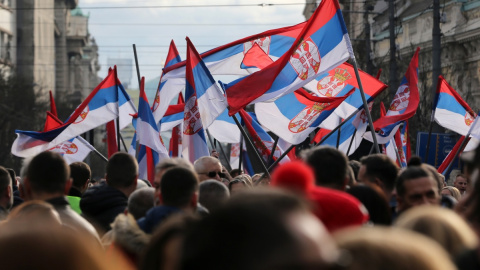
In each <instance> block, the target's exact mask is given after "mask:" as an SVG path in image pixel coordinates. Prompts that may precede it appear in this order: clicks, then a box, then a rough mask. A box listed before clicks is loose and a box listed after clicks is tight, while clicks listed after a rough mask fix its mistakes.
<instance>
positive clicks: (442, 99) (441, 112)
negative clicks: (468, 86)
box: [435, 76, 477, 136]
mask: <svg viewBox="0 0 480 270" xmlns="http://www.w3.org/2000/svg"><path fill="white" fill-rule="evenodd" d="M437 85H438V86H437V96H436V102H435V121H436V122H437V123H438V124H439V125H440V126H442V127H444V128H447V129H449V130H452V131H455V132H456V133H458V134H460V135H463V136H465V135H466V134H467V133H468V131H469V130H470V127H471V125H472V123H473V121H474V120H475V117H477V114H476V113H475V112H474V111H473V110H472V109H471V108H470V106H468V104H467V103H466V102H465V101H464V100H463V99H462V98H461V97H460V95H459V94H458V93H457V91H455V89H453V88H452V87H451V86H450V85H449V84H448V83H447V81H446V80H445V79H444V78H443V77H442V76H440V77H439V78H438V84H437Z"/></svg>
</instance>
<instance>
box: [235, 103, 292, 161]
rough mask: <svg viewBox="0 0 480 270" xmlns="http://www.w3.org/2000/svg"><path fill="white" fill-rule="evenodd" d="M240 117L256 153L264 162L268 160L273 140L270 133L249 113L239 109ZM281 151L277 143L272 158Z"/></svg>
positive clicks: (286, 159) (277, 155)
mask: <svg viewBox="0 0 480 270" xmlns="http://www.w3.org/2000/svg"><path fill="white" fill-rule="evenodd" d="M239 114H240V117H241V118H242V120H243V123H244V124H245V127H246V128H247V131H248V133H249V134H250V137H251V138H252V142H253V144H254V145H255V147H256V148H257V150H258V153H259V154H260V156H261V157H262V159H263V161H264V162H265V163H266V162H268V160H269V158H270V155H271V154H272V152H271V150H272V148H273V144H274V140H273V139H272V137H270V135H268V133H267V132H265V130H263V128H262V127H261V126H260V124H259V123H258V122H257V121H256V120H255V119H254V117H252V115H251V114H249V113H247V112H246V111H245V110H240V111H239ZM282 153H283V150H282V149H280V147H279V145H278V144H277V146H276V147H275V151H274V154H273V160H272V161H275V160H276V159H277V158H278V157H280V155H281V154H282ZM286 161H289V158H287V157H285V158H283V159H282V160H281V163H282V162H286Z"/></svg>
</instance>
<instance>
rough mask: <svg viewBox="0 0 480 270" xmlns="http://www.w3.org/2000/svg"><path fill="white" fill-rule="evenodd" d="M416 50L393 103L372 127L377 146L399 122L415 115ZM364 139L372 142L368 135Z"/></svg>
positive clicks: (418, 97)
mask: <svg viewBox="0 0 480 270" xmlns="http://www.w3.org/2000/svg"><path fill="white" fill-rule="evenodd" d="M419 51H420V48H417V50H416V51H415V54H414V55H413V57H412V60H411V61H410V65H409V66H408V69H407V72H406V73H405V76H404V77H403V79H402V81H401V83H400V86H399V87H398V90H397V93H396V94H395V96H394V97H393V101H392V103H391V104H390V107H389V109H388V111H387V114H386V115H385V116H383V117H380V118H379V119H377V120H376V121H375V122H374V123H373V125H374V128H375V130H376V131H379V133H377V141H378V143H379V144H385V143H387V142H388V141H389V140H390V139H391V138H392V137H393V136H394V135H395V133H396V132H397V130H398V128H399V127H400V122H402V121H404V120H407V119H409V118H411V117H412V116H414V115H415V112H416V111H417V108H418V103H419V102H420V95H419V93H418V86H417V84H418V53H419ZM364 137H365V139H367V140H369V141H373V138H372V135H371V134H370V133H365V135H364Z"/></svg>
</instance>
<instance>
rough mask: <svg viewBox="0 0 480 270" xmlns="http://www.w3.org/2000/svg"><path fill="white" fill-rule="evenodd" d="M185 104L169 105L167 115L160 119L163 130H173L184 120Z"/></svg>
mask: <svg viewBox="0 0 480 270" xmlns="http://www.w3.org/2000/svg"><path fill="white" fill-rule="evenodd" d="M184 110H185V104H183V103H182V104H175V105H170V106H168V109H167V111H166V112H165V115H164V116H163V118H162V119H161V120H160V130H161V131H162V132H164V131H169V130H172V129H173V128H174V127H176V126H178V125H180V124H181V123H182V122H183V111H184Z"/></svg>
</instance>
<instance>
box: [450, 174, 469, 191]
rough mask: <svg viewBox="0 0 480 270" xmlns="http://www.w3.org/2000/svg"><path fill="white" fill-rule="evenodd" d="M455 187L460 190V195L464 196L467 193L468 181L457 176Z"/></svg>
mask: <svg viewBox="0 0 480 270" xmlns="http://www.w3.org/2000/svg"><path fill="white" fill-rule="evenodd" d="M453 186H454V187H456V188H457V189H458V190H460V193H461V194H463V193H465V191H467V179H466V178H465V177H463V176H457V178H455V182H453Z"/></svg>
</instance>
